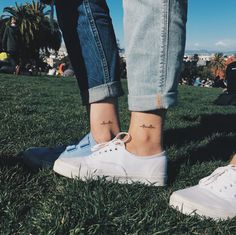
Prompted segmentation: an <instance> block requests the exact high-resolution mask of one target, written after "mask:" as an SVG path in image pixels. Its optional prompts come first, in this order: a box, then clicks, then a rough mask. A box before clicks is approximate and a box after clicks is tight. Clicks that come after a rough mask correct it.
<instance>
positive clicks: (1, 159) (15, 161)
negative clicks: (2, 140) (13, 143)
mask: <svg viewBox="0 0 236 235" xmlns="http://www.w3.org/2000/svg"><path fill="white" fill-rule="evenodd" d="M22 164H23V161H22V158H21V156H20V155H17V156H14V157H12V156H1V155H0V168H3V167H4V168H5V167H14V166H16V165H22Z"/></svg>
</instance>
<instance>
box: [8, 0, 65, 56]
mask: <svg viewBox="0 0 236 235" xmlns="http://www.w3.org/2000/svg"><path fill="white" fill-rule="evenodd" d="M4 12H7V13H8V15H7V16H5V19H6V18H7V19H8V24H9V21H10V20H9V18H10V17H11V16H14V17H15V18H16V20H17V22H18V27H19V31H20V35H21V42H22V45H21V48H22V50H21V51H22V54H21V56H22V57H23V59H34V60H38V59H39V56H40V52H41V53H42V52H45V53H48V52H49V50H51V49H52V50H55V51H57V50H59V48H60V45H61V41H62V37H61V32H60V30H59V26H58V24H57V22H56V21H55V20H54V19H50V17H49V15H50V10H49V11H46V6H45V5H44V4H42V3H40V2H35V1H34V0H33V1H32V2H31V3H25V4H24V5H18V4H17V3H16V4H15V7H6V8H4Z"/></svg>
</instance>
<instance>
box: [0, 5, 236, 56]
mask: <svg viewBox="0 0 236 235" xmlns="http://www.w3.org/2000/svg"><path fill="white" fill-rule="evenodd" d="M28 1H29V0H28ZM127 1H128V0H127ZM15 2H16V0H0V14H2V9H3V8H4V7H6V6H11V5H12V6H14V4H15ZM24 2H26V0H18V1H17V3H19V4H20V3H24ZM107 4H108V6H109V7H110V14H111V16H112V19H113V24H114V28H115V32H116V37H117V39H119V41H120V44H121V47H124V32H123V11H122V0H107ZM235 12H236V0H189V4H188V23H187V41H186V49H188V50H201V49H205V50H218V51H231V50H234V51H235V50H236V17H235V14H236V13H235Z"/></svg>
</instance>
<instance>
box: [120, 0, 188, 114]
mask: <svg viewBox="0 0 236 235" xmlns="http://www.w3.org/2000/svg"><path fill="white" fill-rule="evenodd" d="M123 4H124V15H125V18H124V26H125V43H126V56H127V75H128V87H129V97H128V98H129V109H130V110H131V111H150V110H156V109H167V108H169V107H170V106H172V105H174V104H176V100H177V86H178V77H179V73H180V69H181V64H182V58H183V55H184V48H185V37H186V20H187V0H123Z"/></svg>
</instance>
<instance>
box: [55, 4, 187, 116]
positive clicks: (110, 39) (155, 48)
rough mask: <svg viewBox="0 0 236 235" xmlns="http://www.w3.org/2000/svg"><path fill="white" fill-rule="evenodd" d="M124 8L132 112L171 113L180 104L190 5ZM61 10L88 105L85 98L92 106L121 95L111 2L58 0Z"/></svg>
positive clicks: (68, 46)
mask: <svg viewBox="0 0 236 235" xmlns="http://www.w3.org/2000/svg"><path fill="white" fill-rule="evenodd" d="M75 2H76V3H75ZM123 3H124V15H125V18H124V26H125V43H126V57H127V75H128V88H129V97H128V98H129V99H128V100H129V109H130V110H131V111H151V110H156V109H167V108H169V107H170V106H172V105H175V104H176V101H177V86H178V78H179V74H180V70H181V64H182V58H183V55H184V48H185V37H186V20H187V0H123ZM56 5H57V12H58V20H59V24H60V26H61V28H62V31H63V36H64V40H65V43H66V46H67V49H68V52H69V55H70V58H71V63H72V65H73V67H74V69H75V72H76V74H78V78H79V79H78V81H79V85H80V88H81V91H82V94H84V95H83V97H82V98H83V100H86V99H85V98H84V97H86V94H88V99H87V100H88V102H89V103H91V102H96V101H101V100H103V99H105V98H109V97H117V96H120V95H121V94H122V89H121V86H120V82H119V62H118V52H117V45H116V40H115V36H114V31H113V27H112V23H111V19H110V16H109V10H108V7H107V5H106V1H105V0H76V1H69V0H68V1H62V0H58V1H56ZM87 91H88V92H87Z"/></svg>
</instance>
